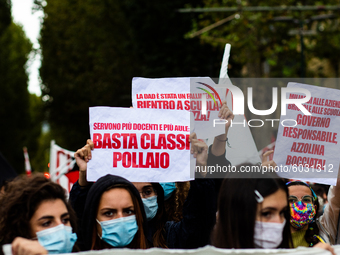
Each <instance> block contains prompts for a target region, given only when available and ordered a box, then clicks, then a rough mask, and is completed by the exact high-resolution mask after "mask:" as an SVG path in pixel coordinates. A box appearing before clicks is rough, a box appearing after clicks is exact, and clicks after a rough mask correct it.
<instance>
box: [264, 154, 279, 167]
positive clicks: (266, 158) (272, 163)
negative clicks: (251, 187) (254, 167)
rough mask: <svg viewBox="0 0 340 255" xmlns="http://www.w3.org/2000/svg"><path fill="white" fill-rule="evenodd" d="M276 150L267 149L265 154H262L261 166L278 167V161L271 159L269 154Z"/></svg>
mask: <svg viewBox="0 0 340 255" xmlns="http://www.w3.org/2000/svg"><path fill="white" fill-rule="evenodd" d="M273 153H274V151H273V150H270V151H266V152H265V153H264V154H263V155H262V164H261V166H265V167H276V163H275V161H274V160H269V156H270V155H271V154H273Z"/></svg>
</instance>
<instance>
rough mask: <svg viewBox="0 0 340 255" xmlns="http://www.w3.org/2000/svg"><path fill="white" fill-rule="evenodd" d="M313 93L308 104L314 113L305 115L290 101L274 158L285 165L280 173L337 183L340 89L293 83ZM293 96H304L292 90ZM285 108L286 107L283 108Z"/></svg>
mask: <svg viewBox="0 0 340 255" xmlns="http://www.w3.org/2000/svg"><path fill="white" fill-rule="evenodd" d="M287 87H289V88H292V87H294V88H303V89H307V90H308V91H309V92H310V93H311V99H310V100H309V101H308V102H307V103H304V104H303V105H304V106H305V108H306V109H307V110H308V111H309V112H310V113H311V115H304V114H303V113H302V111H300V110H299V108H298V107H297V106H296V105H295V104H288V105H287V107H286V114H287V115H285V116H284V115H281V118H280V123H281V125H279V130H278V136H277V141H276V146H275V153H274V161H275V162H276V164H277V165H278V166H285V167H282V171H280V176H282V177H285V178H289V179H297V178H298V179H303V180H308V181H311V182H318V183H324V184H330V185H336V178H337V176H338V169H339V155H340V145H339V144H338V131H339V126H340V118H339V116H340V101H339V98H340V90H336V89H330V88H323V87H317V86H311V85H306V84H299V83H289V84H288V86H287ZM287 96H288V98H289V99H299V98H304V97H305V95H304V94H302V93H290V94H289V95H287ZM281 111H282V109H281Z"/></svg>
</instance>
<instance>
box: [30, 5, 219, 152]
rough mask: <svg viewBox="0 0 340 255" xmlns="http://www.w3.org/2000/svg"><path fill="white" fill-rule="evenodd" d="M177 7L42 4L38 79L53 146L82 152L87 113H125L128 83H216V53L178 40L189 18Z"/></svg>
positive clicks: (193, 41) (188, 25) (128, 101)
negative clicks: (180, 79) (193, 79)
mask: <svg viewBox="0 0 340 255" xmlns="http://www.w3.org/2000/svg"><path fill="white" fill-rule="evenodd" d="M36 3H37V6H38V7H37V8H41V7H42V5H41V3H40V5H39V1H38V0H37V1H36ZM39 6H40V7H39ZM180 7H183V4H182V3H181V1H179V0H176V1H174V0H167V1H156V0H152V1H150V0H129V1H117V0H103V1H94V0H81V1H80V0H72V1H66V0H48V1H47V5H46V6H45V7H43V9H44V12H45V18H44V22H43V27H42V31H41V40H40V43H41V48H42V66H41V69H40V74H41V78H42V81H43V86H42V91H43V96H44V98H49V100H47V101H46V105H45V106H46V109H47V111H48V121H49V123H50V125H51V136H52V137H53V138H54V139H55V140H56V143H57V144H58V145H60V146H62V147H64V148H67V149H69V150H76V149H78V148H80V147H82V146H83V144H84V143H85V141H86V139H87V138H88V137H89V129H88V107H89V106H98V105H99V106H102V105H105V106H116V107H124V106H126V107H128V106H130V105H131V81H132V78H133V77H137V76H143V77H169V76H170V77H171V76H199V75H201V76H204V75H209V76H216V75H218V71H219V68H220V66H219V65H220V61H221V58H222V51H221V49H218V50H214V49H213V48H212V47H211V46H209V45H207V44H204V43H201V42H200V41H199V40H198V39H191V40H187V39H185V38H184V35H185V34H186V33H187V32H188V31H189V30H190V29H191V17H190V16H186V15H183V14H180V13H177V12H176V9H178V8H180Z"/></svg>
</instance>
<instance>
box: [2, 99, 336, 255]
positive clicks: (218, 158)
mask: <svg viewBox="0 0 340 255" xmlns="http://www.w3.org/2000/svg"><path fill="white" fill-rule="evenodd" d="M220 117H221V118H223V119H232V118H233V114H232V112H231V111H230V110H229V109H228V107H227V106H226V104H225V103H224V104H223V106H222V108H221V110H220ZM228 129H229V125H228V124H226V132H225V134H223V135H220V136H217V137H215V139H214V142H213V144H212V145H211V146H210V147H208V146H207V145H206V144H205V142H203V141H201V140H199V139H197V137H196V135H195V133H192V134H191V136H190V143H191V153H192V154H193V155H194V157H195V158H196V165H197V166H207V165H208V166H209V165H216V164H219V165H230V162H229V161H228V160H227V159H226V158H227V157H226V155H225V146H226V141H227V133H228ZM93 148H94V145H93V142H92V141H91V140H88V141H87V143H86V145H85V146H84V147H82V148H81V149H79V150H77V152H76V153H75V158H76V162H77V165H78V167H79V180H78V181H77V182H76V183H75V184H74V185H73V187H72V190H71V192H70V195H69V198H67V196H66V193H65V191H64V189H63V188H62V187H61V186H60V185H59V184H56V183H54V182H52V181H51V180H49V179H47V178H45V177H44V176H43V175H40V174H33V175H32V176H30V177H27V176H19V177H17V178H16V179H14V180H12V181H10V182H8V183H6V186H5V187H4V188H3V189H2V191H1V193H0V205H1V206H0V244H1V245H6V244H11V251H12V254H13V255H36V254H48V253H69V252H77V251H89V250H102V249H108V248H123V247H126V248H131V249H148V248H151V247H159V248H164V249H170V248H178V249H195V248H199V247H203V246H206V245H213V246H215V247H218V248H267V249H275V248H296V247H298V246H305V247H318V248H323V249H326V250H329V251H330V252H333V253H334V251H333V248H332V247H331V245H334V244H337V242H338V240H337V236H338V221H339V213H340V211H339V208H340V184H338V185H337V186H332V187H330V189H329V192H328V195H326V194H325V192H324V191H323V192H321V191H320V192H318V193H319V195H317V194H316V193H315V192H314V190H313V188H312V187H311V186H310V185H309V184H307V183H305V182H302V181H288V180H284V179H282V178H279V176H277V175H276V173H272V172H266V173H260V172H253V173H249V174H248V175H247V178H240V176H238V175H237V173H229V174H227V175H226V176H224V178H214V179H213V178H206V176H205V173H199V174H201V175H202V176H200V177H201V178H196V179H195V180H193V181H190V182H182V183H181V182H178V183H151V182H143V183H142V182H130V181H128V180H126V179H124V178H122V177H120V176H115V175H106V176H103V177H101V178H99V179H98V180H97V181H96V182H94V183H91V182H88V181H87V180H86V173H87V163H88V162H89V161H90V160H91V157H92V150H93ZM266 155H267V154H266ZM262 164H264V165H268V164H275V163H274V162H268V161H265V162H262ZM238 167H240V166H238ZM320 205H321V206H320ZM321 213H322V216H320V214H321ZM1 252H2V251H0V253H1Z"/></svg>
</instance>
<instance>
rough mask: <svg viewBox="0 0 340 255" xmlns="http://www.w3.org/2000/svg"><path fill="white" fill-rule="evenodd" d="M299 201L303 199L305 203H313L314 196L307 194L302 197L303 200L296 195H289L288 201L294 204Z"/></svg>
mask: <svg viewBox="0 0 340 255" xmlns="http://www.w3.org/2000/svg"><path fill="white" fill-rule="evenodd" d="M298 201H302V203H305V204H313V202H314V198H313V197H312V196H310V195H305V196H303V197H302V198H301V200H299V199H298V198H297V197H296V196H289V197H288V202H289V203H290V204H293V203H296V202H298Z"/></svg>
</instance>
